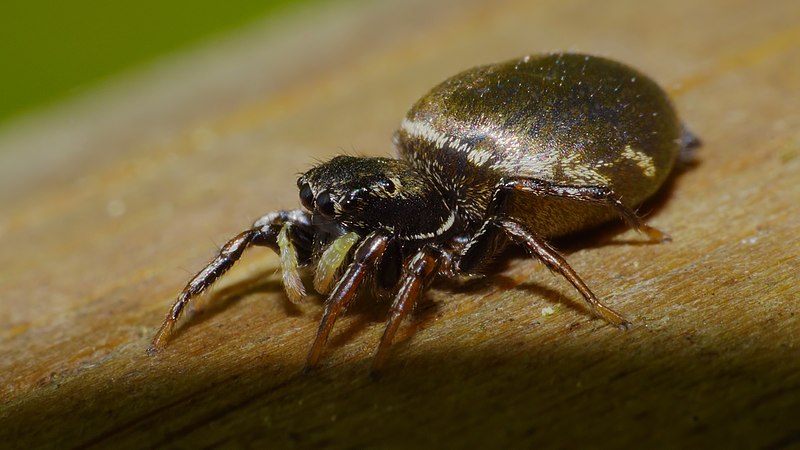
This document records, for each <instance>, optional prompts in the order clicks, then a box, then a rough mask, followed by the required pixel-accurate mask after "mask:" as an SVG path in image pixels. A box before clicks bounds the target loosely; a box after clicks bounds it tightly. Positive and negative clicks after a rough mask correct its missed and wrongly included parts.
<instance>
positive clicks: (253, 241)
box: [147, 210, 311, 354]
mask: <svg viewBox="0 0 800 450" xmlns="http://www.w3.org/2000/svg"><path fill="white" fill-rule="evenodd" d="M304 216H305V217H304ZM286 223H292V224H296V226H295V227H292V228H291V230H293V231H294V233H293V234H292V240H293V242H294V243H295V244H294V246H293V247H292V248H297V249H298V250H299V253H300V255H301V256H300V257H301V258H303V259H309V258H310V244H309V245H307V244H306V241H310V239H311V237H310V236H306V235H307V234H309V233H310V232H311V229H310V219H308V217H307V214H305V213H304V212H303V211H301V210H293V211H279V212H275V213H270V214H268V215H266V216H264V217H262V218H261V219H258V220H257V221H256V222H255V223H254V224H253V228H251V229H249V230H247V231H243V232H241V233H239V234H237V235H236V236H235V237H234V238H233V239H231V240H229V241H228V242H227V243H225V245H223V246H222V248H220V250H219V253H218V254H217V257H216V258H214V260H213V261H211V262H210V263H209V264H208V265H207V266H206V267H204V268H203V270H201V271H200V272H198V273H197V275H195V276H194V277H193V278H192V279H191V280H190V281H189V283H188V284H187V285H186V287H185V288H183V291H181V293H180V295H178V299H177V300H176V301H175V303H174V304H173V305H172V307H171V308H170V310H169V312H168V313H167V317H166V318H165V319H164V323H163V324H161V328H160V329H159V330H158V333H156V335H155V337H154V338H153V342H152V344H150V347H149V348H148V349H147V352H148V353H150V354H153V353H157V352H159V351H161V350H163V349H164V347H166V345H167V342H168V341H169V338H170V336H171V335H172V333H173V331H174V329H175V324H176V323H177V322H178V319H179V318H180V316H181V313H183V310H184V308H185V307H186V305H188V304H189V302H190V301H191V300H192V298H194V297H196V296H198V295H200V294H201V293H203V291H205V290H206V289H207V288H208V287H209V286H211V285H212V284H213V283H214V282H215V281H216V280H217V279H218V278H219V277H220V276H222V274H224V273H225V272H227V271H228V269H230V268H231V267H232V266H233V265H234V264H235V263H236V261H238V260H239V258H240V257H241V256H242V253H244V251H245V249H247V247H249V246H251V245H259V246H266V247H270V248H272V249H273V250H275V251H278V244H277V238H278V235H279V233H280V231H281V230H282V229H283V225H284V224H286Z"/></svg>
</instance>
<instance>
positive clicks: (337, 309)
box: [305, 232, 389, 372]
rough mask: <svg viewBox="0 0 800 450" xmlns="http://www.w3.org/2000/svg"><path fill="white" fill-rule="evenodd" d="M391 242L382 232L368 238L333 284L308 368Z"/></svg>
mask: <svg viewBox="0 0 800 450" xmlns="http://www.w3.org/2000/svg"><path fill="white" fill-rule="evenodd" d="M388 244H389V238H388V237H386V236H384V235H382V234H380V233H378V232H373V233H371V234H370V235H369V236H367V237H366V238H364V240H363V241H361V243H360V244H359V245H358V247H357V248H356V251H355V254H354V255H353V262H352V263H351V264H350V265H349V266H348V267H347V270H346V271H345V273H344V275H342V277H341V278H340V279H339V281H338V282H337V283H336V287H334V288H333V292H332V293H331V295H330V297H328V299H327V300H326V301H325V312H324V313H323V315H322V321H321V322H320V324H319V329H318V330H317V336H316V338H314V344H312V345H311V350H310V351H309V353H308V359H307V360H306V368H305V371H306V372H308V371H311V370H313V369H314V368H315V367H316V366H317V364H318V363H319V358H320V355H322V350H323V348H325V343H326V342H327V341H328V336H329V335H330V333H331V330H332V329H333V324H334V323H335V322H336V319H337V318H338V317H339V314H340V313H341V312H342V311H344V310H345V308H346V307H347V305H349V304H350V302H351V301H353V299H355V297H356V293H357V292H358V288H359V286H361V283H362V282H363V281H364V278H365V277H366V276H367V274H369V273H370V272H372V270H373V269H374V268H375V266H376V265H377V263H378V261H380V258H381V256H382V255H383V253H384V252H385V251H386V247H387V246H388Z"/></svg>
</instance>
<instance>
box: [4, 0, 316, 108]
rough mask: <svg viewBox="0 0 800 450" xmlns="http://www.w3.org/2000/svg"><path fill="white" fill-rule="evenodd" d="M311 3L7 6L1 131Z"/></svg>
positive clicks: (149, 0) (171, 0) (140, 0)
mask: <svg viewBox="0 0 800 450" xmlns="http://www.w3.org/2000/svg"><path fill="white" fill-rule="evenodd" d="M311 1H313V0H294V1H292V0H261V1H258V0H228V1H224V2H222V1H214V0H192V1H188V0H165V1H164V0H161V1H160V0H137V1H113V0H112V1H104V0H72V1H57V0H40V1H36V0H33V1H24V0H0V64H2V66H1V67H2V69H1V70H0V124H2V123H4V122H7V121H9V120H10V119H12V118H14V117H16V116H18V115H21V114H24V113H27V112H31V111H33V110H35V109H37V108H41V107H44V106H47V105H48V104H52V103H54V102H56V101H59V100H62V99H64V98H67V97H69V96H71V95H74V94H76V93H78V92H81V91H83V90H86V89H87V88H90V87H91V86H92V85H93V84H96V83H97V82H99V81H103V80H105V79H108V78H110V77H113V76H114V75H117V74H119V73H122V72H124V71H126V70H130V69H132V68H135V67H137V66H141V65H143V64H146V63H148V62H151V61H153V60H154V59H156V58H158V57H160V56H164V55H165V54H167V53H170V52H174V51H177V50H180V49H183V48H188V47H191V46H192V45H196V44H198V43H200V42H202V41H204V40H209V39H212V38H213V37H215V36H218V35H220V34H223V33H225V32H227V31H231V30H233V29H235V28H237V27H241V26H242V25H246V24H248V23H250V22H253V21H256V20H259V19H263V18H265V17H267V16H269V15H274V14H276V13H279V12H282V11H283V10H285V9H287V8H289V7H296V6H297V5H298V4H306V3H310V2H311ZM317 1H319V0H317Z"/></svg>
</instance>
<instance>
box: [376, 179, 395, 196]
mask: <svg viewBox="0 0 800 450" xmlns="http://www.w3.org/2000/svg"><path fill="white" fill-rule="evenodd" d="M380 184H381V186H382V187H383V189H384V190H385V191H386V192H388V193H390V194H394V191H395V190H397V187H396V186H395V185H394V182H393V181H392V180H390V179H388V178H386V179H385V180H381V181H380Z"/></svg>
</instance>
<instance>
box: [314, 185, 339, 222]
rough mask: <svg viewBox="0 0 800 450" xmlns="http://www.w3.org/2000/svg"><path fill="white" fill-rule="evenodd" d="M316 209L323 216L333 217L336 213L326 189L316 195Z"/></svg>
mask: <svg viewBox="0 0 800 450" xmlns="http://www.w3.org/2000/svg"><path fill="white" fill-rule="evenodd" d="M317 210H318V211H319V212H320V213H322V215H323V216H325V217H333V216H335V215H336V210H335V209H334V205H333V200H331V195H330V194H329V193H328V191H325V192H323V193H321V194H319V195H318V196H317Z"/></svg>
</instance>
